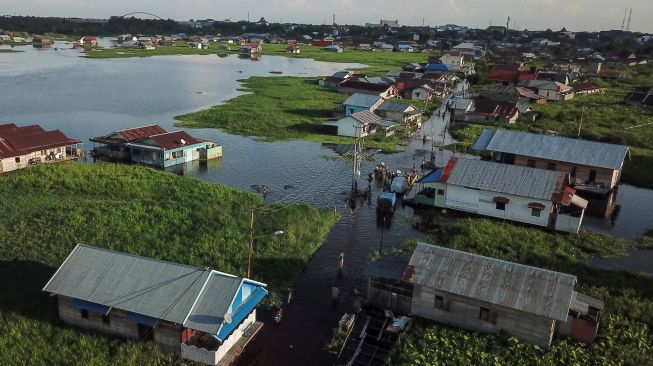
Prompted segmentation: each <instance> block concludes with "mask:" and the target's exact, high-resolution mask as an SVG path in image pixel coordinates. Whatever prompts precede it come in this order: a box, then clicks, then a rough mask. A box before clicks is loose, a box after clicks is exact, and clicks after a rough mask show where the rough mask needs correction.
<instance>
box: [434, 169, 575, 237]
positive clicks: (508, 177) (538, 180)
mask: <svg viewBox="0 0 653 366" xmlns="http://www.w3.org/2000/svg"><path fill="white" fill-rule="evenodd" d="M441 169H442V172H441V173H440V176H439V179H438V180H437V182H436V183H435V185H434V186H433V188H434V189H435V192H437V195H440V196H444V205H443V206H444V207H442V208H446V209H453V210H458V211H464V212H470V213H474V214H479V215H484V216H490V217H496V218H500V219H505V220H511V221H517V222H523V223H526V224H531V225H537V226H542V227H546V228H549V229H552V230H557V231H563V232H569V233H574V234H576V233H578V231H579V230H580V225H581V223H582V220H583V216H584V213H585V208H587V201H586V200H584V199H582V198H580V197H578V196H576V190H575V189H573V188H571V186H570V184H569V180H570V179H569V175H568V174H565V173H563V172H557V171H553V170H544V169H537V168H529V167H523V166H516V165H507V164H500V163H494V162H488V161H482V160H472V159H459V158H456V157H453V158H451V159H449V162H448V163H447V165H446V166H445V167H444V168H441ZM435 198H437V197H434V200H435V204H434V206H436V207H437V206H441V205H442V204H441V202H442V200H436V199H435ZM438 202H439V204H438Z"/></svg>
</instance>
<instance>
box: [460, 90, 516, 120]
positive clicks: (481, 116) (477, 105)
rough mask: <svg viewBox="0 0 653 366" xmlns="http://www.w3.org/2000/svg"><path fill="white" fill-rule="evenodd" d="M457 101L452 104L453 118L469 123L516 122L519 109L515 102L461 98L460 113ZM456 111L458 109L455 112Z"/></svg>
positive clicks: (482, 98)
mask: <svg viewBox="0 0 653 366" xmlns="http://www.w3.org/2000/svg"><path fill="white" fill-rule="evenodd" d="M468 100H469V101H470V102H469V103H468V102H467V101H468ZM458 105H459V104H458V103H455V106H454V120H455V121H461V122H469V123H490V124H494V123H507V124H512V123H515V122H517V118H519V110H518V109H517V103H515V102H509V101H500V100H494V99H490V98H484V97H480V96H479V97H474V98H472V99H462V101H461V103H460V105H461V107H460V110H462V111H463V112H462V113H461V112H460V111H458ZM456 111H458V112H457V113H456Z"/></svg>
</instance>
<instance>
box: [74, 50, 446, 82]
mask: <svg viewBox="0 0 653 366" xmlns="http://www.w3.org/2000/svg"><path fill="white" fill-rule="evenodd" d="M218 46H219V44H218V43H211V44H209V47H210V48H208V49H198V48H188V47H187V46H186V42H177V44H176V45H175V46H157V47H156V48H155V49H154V50H141V49H134V48H125V47H114V48H97V49H89V50H87V51H86V57H88V58H126V57H152V56H171V55H214V54H215V55H225V54H237V53H238V52H239V48H238V46H237V45H229V46H228V49H221V48H218ZM287 47H288V45H286V44H264V45H263V46H262V48H263V49H262V51H261V53H260V55H262V56H263V57H265V56H266V55H270V56H283V57H289V58H310V59H313V60H315V61H324V62H345V63H360V64H365V65H367V66H366V67H364V68H362V69H359V70H360V71H361V72H363V73H365V74H367V75H385V73H386V72H388V71H389V70H400V69H401V67H402V66H404V65H406V64H409V63H413V62H419V63H426V62H427V61H428V58H429V56H432V55H436V53H420V52H378V51H361V50H357V49H354V48H348V49H347V50H345V51H344V52H343V53H336V52H327V51H325V50H323V49H322V48H321V47H313V46H301V53H299V54H292V53H290V52H288V51H286V48H287Z"/></svg>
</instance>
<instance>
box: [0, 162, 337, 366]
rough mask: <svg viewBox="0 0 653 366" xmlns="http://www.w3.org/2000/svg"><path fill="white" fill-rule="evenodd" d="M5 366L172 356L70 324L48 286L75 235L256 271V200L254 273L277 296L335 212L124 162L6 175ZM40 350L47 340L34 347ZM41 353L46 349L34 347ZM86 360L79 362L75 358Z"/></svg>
mask: <svg viewBox="0 0 653 366" xmlns="http://www.w3.org/2000/svg"><path fill="white" fill-rule="evenodd" d="M0 202H2V203H3V208H4V218H3V220H2V222H1V223H0V261H1V262H2V263H0V277H1V278H2V281H0V303H2V306H0V331H2V334H1V335H0V347H2V348H3V349H5V350H10V351H8V352H0V364H2V365H16V364H28V363H29V364H43V365H45V364H74V363H75V362H77V363H78V364H95V365H110V364H127V365H140V364H156V365H161V364H171V363H172V361H171V360H173V359H174V357H173V356H170V355H167V354H163V353H162V352H161V351H159V350H158V348H156V347H155V346H153V345H151V344H149V343H136V342H125V341H122V340H116V339H113V338H110V337H105V336H99V335H92V334H89V333H85V332H80V331H78V330H75V329H69V328H68V327H67V326H65V325H60V324H59V322H58V320H57V312H56V308H57V307H56V302H55V301H53V299H52V298H50V297H48V296H47V294H44V293H42V292H41V289H42V288H43V286H44V285H45V283H46V282H47V280H48V279H49V278H50V276H51V275H52V274H53V273H54V271H55V270H56V268H57V267H58V266H59V265H60V264H61V263H62V262H63V261H64V259H65V258H66V256H67V255H68V254H69V252H70V250H72V248H73V247H74V246H75V245H76V244H77V243H86V244H91V245H95V246H99V247H104V248H110V249H114V250H119V251H125V252H128V253H133V254H138V255H144V256H149V257H154V258H159V259H163V260H169V261H175V262H179V263H185V264H190V265H194V266H200V267H205V266H210V267H211V268H214V269H217V270H220V271H224V272H228V273H233V274H237V275H240V276H243V275H246V273H247V249H248V245H249V241H248V235H249V214H248V210H250V209H253V208H257V209H258V210H257V214H256V222H255V230H256V232H255V235H265V234H269V233H271V232H274V231H276V230H280V229H281V230H283V231H284V235H280V236H263V237H260V238H258V239H256V241H255V244H254V255H253V260H252V277H253V278H254V279H256V280H260V281H263V282H266V283H268V285H269V290H270V291H271V297H278V293H279V292H280V291H281V290H282V289H285V288H286V287H289V286H291V285H292V282H293V281H294V279H295V278H296V276H297V274H298V273H299V272H300V271H301V269H302V268H303V266H304V265H305V263H306V262H307V261H308V259H309V258H310V257H311V255H312V254H313V252H314V251H315V250H316V249H317V248H318V247H319V246H320V245H321V244H322V242H323V240H324V237H325V236H326V234H327V233H328V232H329V230H330V229H331V227H332V226H333V225H334V224H335V222H336V221H337V216H336V215H335V214H333V212H332V211H328V210H320V209H316V208H313V207H310V206H305V205H295V204H278V205H266V204H265V203H264V202H263V200H262V199H261V198H260V197H259V196H257V195H255V194H253V193H248V192H243V191H239V190H236V189H233V188H230V187H227V186H225V185H221V184H212V183H208V182H204V181H200V180H196V179H192V178H186V177H179V176H176V175H174V174H171V173H165V172H161V171H156V170H153V169H148V168H143V167H136V166H128V165H114V164H72V163H71V164H59V165H47V166H46V165H44V166H34V167H30V168H27V169H23V170H21V171H17V172H14V173H10V174H6V175H3V176H0ZM35 347H37V348H35ZM35 349H39V351H38V352H35ZM75 360H77V361H75Z"/></svg>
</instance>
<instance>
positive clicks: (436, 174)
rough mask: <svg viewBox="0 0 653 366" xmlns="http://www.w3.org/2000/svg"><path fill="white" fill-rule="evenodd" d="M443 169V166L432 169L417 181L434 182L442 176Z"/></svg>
mask: <svg viewBox="0 0 653 366" xmlns="http://www.w3.org/2000/svg"><path fill="white" fill-rule="evenodd" d="M443 171H444V168H438V169H436V170H433V171H432V172H430V173H428V174H427V175H425V176H423V177H422V178H420V179H419V180H418V181H417V183H436V182H438V181H439V180H440V176H442V172H443Z"/></svg>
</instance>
